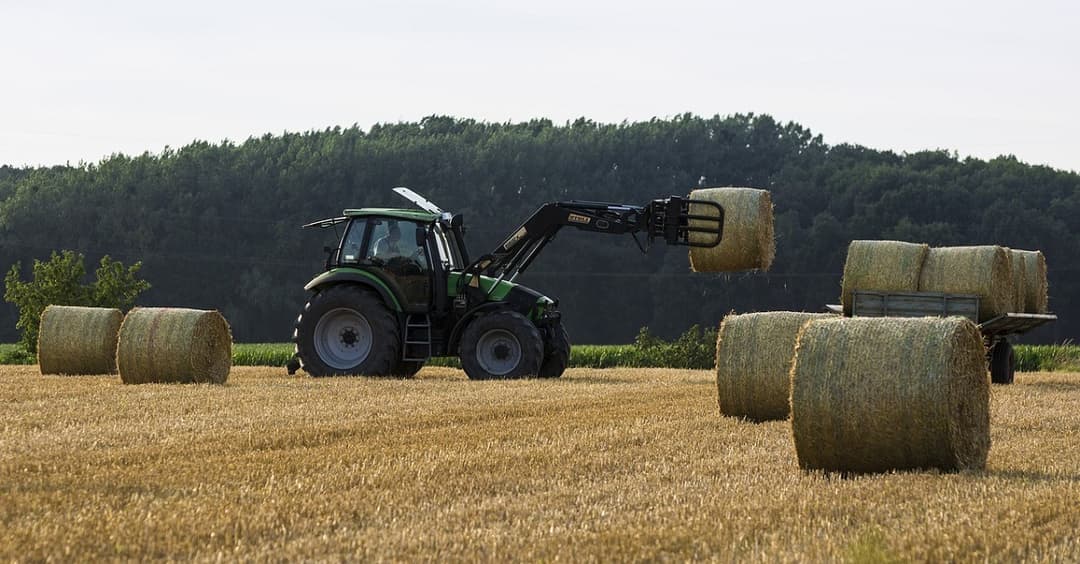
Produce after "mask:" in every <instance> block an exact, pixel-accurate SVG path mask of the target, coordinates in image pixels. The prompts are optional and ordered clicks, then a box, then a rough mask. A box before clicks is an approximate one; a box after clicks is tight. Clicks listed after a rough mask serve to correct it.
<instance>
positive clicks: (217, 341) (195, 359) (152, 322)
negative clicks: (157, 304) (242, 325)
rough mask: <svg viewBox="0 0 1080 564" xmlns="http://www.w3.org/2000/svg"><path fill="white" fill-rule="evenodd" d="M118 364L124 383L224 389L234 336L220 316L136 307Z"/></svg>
mask: <svg viewBox="0 0 1080 564" xmlns="http://www.w3.org/2000/svg"><path fill="white" fill-rule="evenodd" d="M116 363H117V367H118V368H119V370H120V378H121V380H123V382H124V383H125V384H143V383H148V382H179V383H214V384H224V383H225V380H226V379H227V378H228V376H229V370H230V369H231V367H232V334H231V333H230V331H229V324H228V323H227V322H226V321H225V318H224V317H222V316H221V314H220V313H218V312H216V311H202V310H195V309H178V308H136V309H134V310H132V311H131V312H130V313H128V315H127V317H126V318H125V319H124V324H123V325H122V326H121V327H120V342H119V347H118V348H117V352H116Z"/></svg>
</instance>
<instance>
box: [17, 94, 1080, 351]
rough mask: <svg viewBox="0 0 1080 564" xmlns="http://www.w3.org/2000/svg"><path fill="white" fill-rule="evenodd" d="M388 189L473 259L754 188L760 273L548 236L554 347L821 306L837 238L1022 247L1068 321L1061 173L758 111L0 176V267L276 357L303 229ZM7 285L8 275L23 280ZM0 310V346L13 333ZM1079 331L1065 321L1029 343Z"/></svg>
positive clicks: (298, 302) (839, 250)
mask: <svg viewBox="0 0 1080 564" xmlns="http://www.w3.org/2000/svg"><path fill="white" fill-rule="evenodd" d="M394 186H409V187H411V188H413V189H414V190H416V191H418V192H420V193H422V194H424V195H425V196H427V197H428V198H429V199H431V200H432V201H434V202H436V203H437V204H439V205H440V206H442V207H443V208H444V209H448V210H453V211H455V212H461V213H464V215H465V224H466V227H467V229H468V231H467V233H466V239H467V242H468V244H469V247H470V251H471V252H472V254H473V255H474V256H475V255H479V254H481V253H483V252H487V251H489V250H491V249H492V248H493V247H494V246H495V245H497V244H498V243H499V242H500V241H501V240H502V239H503V238H504V237H505V236H506V235H507V234H508V233H510V232H511V231H512V230H513V229H514V228H516V227H517V225H518V224H520V222H522V221H523V220H524V219H525V218H526V217H528V215H529V214H530V213H531V212H532V211H534V210H535V209H536V208H537V207H538V206H540V205H541V204H543V203H545V202H548V201H553V200H567V199H582V200H596V201H610V202H620V203H631V204H639V205H640V204H644V203H646V202H647V201H649V200H651V199H652V198H656V197H662V196H666V195H671V194H686V193H687V192H688V191H689V190H691V189H692V188H694V187H698V186H750V187H757V188H765V189H768V190H770V191H771V192H772V195H773V201H774V203H775V221H776V237H777V255H776V260H775V262H774V264H773V268H772V269H771V270H770V271H769V272H767V273H736V274H693V273H690V272H689V268H688V261H687V258H686V249H685V248H684V247H672V248H668V247H665V246H663V245H662V244H658V245H657V246H656V247H654V248H653V249H651V250H650V252H649V254H648V255H647V256H642V255H641V253H640V252H639V251H638V250H637V247H636V246H635V244H634V242H633V241H632V240H631V239H630V238H629V237H614V236H607V235H599V234H594V233H582V232H576V231H574V230H572V229H565V230H563V231H562V232H560V234H559V236H558V238H557V239H556V240H555V241H554V242H553V243H552V244H551V245H549V247H548V248H547V249H546V250H545V252H544V254H543V255H542V256H541V257H540V258H539V259H538V260H537V261H536V263H535V264H534V265H533V266H532V267H531V269H530V270H529V271H528V272H527V273H526V274H525V275H524V276H523V277H522V278H521V279H520V280H519V281H521V282H523V283H524V284H526V285H528V286H531V287H533V288H535V289H537V290H539V291H541V292H543V293H545V294H548V295H551V296H554V297H558V298H559V299H560V302H561V304H562V309H563V311H564V318H565V320H566V324H567V328H568V330H569V332H570V334H571V338H572V340H574V341H575V342H581V343H585V342H589V343H612V342H630V341H631V340H633V338H634V336H635V335H636V334H637V332H638V330H639V328H641V327H642V326H646V325H647V326H649V327H650V329H651V330H652V331H653V332H654V333H655V334H657V335H660V336H664V337H667V338H671V337H674V336H676V335H679V334H681V333H683V332H684V331H685V330H686V329H687V328H688V327H690V326H691V325H694V324H699V325H701V326H705V327H708V326H713V325H715V324H716V323H717V322H718V321H719V320H720V318H721V317H723V315H724V314H726V313H727V312H729V311H733V310H734V311H756V310H768V309H792V310H813V311H817V310H820V309H821V307H822V306H823V304H825V303H827V302H828V303H835V302H836V301H837V299H838V296H839V291H840V276H841V270H842V268H843V261H844V256H845V254H846V251H847V245H848V243H849V242H850V241H851V240H853V239H879V238H888V239H900V240H907V241H919V242H926V243H930V244H932V245H966V244H991V243H992V244H1002V245H1007V246H1011V247H1015V248H1022V249H1041V250H1043V252H1044V253H1046V256H1047V260H1048V263H1049V265H1050V295H1051V298H1050V299H1051V302H1050V303H1051V309H1052V310H1054V311H1057V312H1060V313H1065V312H1068V311H1070V310H1071V309H1072V304H1073V303H1074V301H1075V300H1077V299H1078V298H1080V284H1078V283H1077V282H1074V281H1073V279H1074V278H1076V277H1075V275H1074V274H1075V272H1074V270H1073V267H1072V266H1071V265H1073V264H1077V260H1076V259H1077V258H1080V257H1078V254H1080V249H1077V246H1076V245H1075V244H1074V242H1075V241H1076V238H1077V235H1078V234H1080V175H1077V174H1075V173H1070V172H1064V171H1059V170H1054V169H1052V168H1049V167H1043V166H1032V165H1028V164H1025V163H1022V162H1020V161H1018V160H1017V159H1016V158H1014V157H1011V156H1005V157H999V158H996V159H992V160H989V161H986V160H980V159H973V158H966V159H960V158H958V157H957V156H956V155H955V154H950V153H948V152H946V151H923V152H918V153H910V154H897V153H893V152H890V151H878V150H873V149H869V148H866V147H861V146H857V145H847V144H844V145H830V144H827V143H825V142H824V141H823V139H822V137H821V136H820V135H816V134H814V133H813V132H811V131H809V130H808V129H806V128H804V127H802V126H800V125H798V124H795V123H790V122H788V123H781V122H778V121H776V120H774V119H773V118H771V117H770V116H767V115H754V114H740V115H731V116H713V117H701V116H696V115H690V114H686V115H680V116H676V117H674V118H671V119H653V120H650V121H646V122H635V123H620V124H605V123H597V122H594V121H591V120H588V119H578V120H576V121H573V122H569V123H566V124H554V123H552V122H551V121H550V120H543V119H537V120H531V121H528V122H521V123H488V122H482V121H475V120H471V119H458V118H452V117H445V116H432V117H428V118H425V119H423V120H420V121H418V122H405V123H394V124H382V125H376V126H374V127H371V128H370V129H368V130H366V131H365V130H363V129H361V128H359V127H357V126H353V127H348V128H330V129H326V130H322V131H309V132H305V133H284V134H281V135H264V136H262V137H253V138H250V139H247V140H246V141H243V142H241V143H234V142H230V141H224V142H220V143H209V142H204V141H196V142H193V143H191V144H189V145H186V146H184V147H181V148H178V149H174V148H166V149H165V150H164V151H162V152H160V153H156V154H155V153H144V154H142V155H137V156H129V155H123V154H116V155H113V156H111V157H108V158H106V159H103V160H101V161H100V162H96V163H80V164H78V165H75V166H53V167H41V168H31V169H27V168H15V167H10V166H2V167H0V266H4V267H5V270H6V268H10V266H9V265H11V264H14V263H16V262H18V261H21V262H22V264H24V265H29V264H31V263H32V259H34V258H46V257H48V256H49V254H50V253H51V252H52V251H54V250H61V249H70V250H74V251H77V252H80V253H83V254H85V255H86V257H87V258H88V259H89V260H91V261H97V260H99V259H100V258H101V257H102V256H104V255H109V256H111V257H113V258H114V259H117V260H121V261H123V262H125V263H134V262H136V261H141V262H142V271H141V276H142V277H143V278H145V279H146V280H147V281H149V282H150V284H151V285H152V288H151V289H150V290H149V291H148V292H146V293H145V294H143V295H142V296H141V297H140V299H139V303H140V304H141V305H176V306H186V307H200V308H214V309H220V310H222V311H223V312H224V313H225V315H226V317H227V318H228V319H229V320H230V322H231V323H232V326H233V332H234V335H235V337H236V339H237V340H239V341H284V340H287V339H288V338H289V336H290V335H291V331H292V322H293V320H294V319H295V317H296V314H297V313H298V311H299V309H300V308H301V307H302V305H303V304H304V301H305V299H306V297H305V294H304V291H303V285H304V283H305V282H306V281H307V280H309V279H310V278H311V277H312V276H314V275H315V274H316V273H318V272H319V271H320V270H321V268H322V265H323V261H324V258H325V255H324V254H323V252H322V247H323V245H325V244H328V243H329V242H330V240H331V239H333V233H332V230H326V231H320V230H314V231H312V230H303V231H302V230H300V229H299V226H300V225H301V224H303V223H306V222H309V221H313V220H316V219H321V218H324V217H331V216H334V215H337V214H339V213H340V212H341V210H342V209H344V208H347V207H370V206H394V207H402V206H405V207H407V206H408V205H409V204H408V203H407V202H405V201H404V200H401V199H400V198H398V197H397V196H395V195H393V194H392V193H391V191H390V188H391V187H394ZM24 269H25V270H26V275H27V276H28V275H29V269H28V267H27V266H24ZM16 318H17V311H16V310H15V308H14V307H12V306H10V305H8V304H5V306H4V308H3V309H0V341H5V342H11V341H14V340H16V339H17V338H18V334H17V332H16V329H15V323H16ZM1077 336H1080V320H1074V319H1070V318H1069V317H1068V315H1064V316H1063V317H1062V319H1061V321H1059V322H1058V323H1056V324H1053V325H1051V326H1049V327H1047V328H1046V329H1043V330H1040V332H1039V333H1038V334H1037V335H1036V336H1035V338H1036V339H1037V340H1043V341H1051V340H1055V341H1060V340H1064V339H1072V338H1076V337H1077Z"/></svg>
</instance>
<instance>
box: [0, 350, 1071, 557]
mask: <svg viewBox="0 0 1080 564" xmlns="http://www.w3.org/2000/svg"><path fill="white" fill-rule="evenodd" d="M715 386H716V384H715V378H714V375H713V374H712V373H711V372H709V371H691V370H684V371H680V370H664V369H606V370H590V369H575V370H571V371H570V372H568V373H567V374H566V376H564V378H563V379H561V380H558V381H517V382H470V381H467V380H465V379H464V376H463V375H462V373H461V372H460V371H458V370H453V369H447V368H426V369H424V370H423V371H422V372H421V373H420V375H419V377H418V378H416V379H414V380H410V381H398V380H374V379H329V380H313V379H308V378H288V377H286V376H285V375H284V370H283V369H280V368H273V369H271V368H246V367H241V368H236V369H234V372H233V374H232V376H231V377H230V379H229V383H228V385H226V386H210V385H189V386H184V385H168V384H152V385H142V386H124V385H122V384H120V382H119V378H115V377H112V378H103V377H90V376H82V377H55V376H50V377H42V376H40V375H39V374H38V373H37V369H36V367H29V366H28V367H3V368H0V398H2V400H0V403H2V405H0V559H3V560H10V559H18V560H21V559H26V560H40V559H50V560H72V559H80V560H82V559H91V558H92V559H101V558H106V559H113V558H117V559H124V560H128V559H139V560H142V559H182V560H188V559H197V560H210V559H228V560H233V559H242V560H255V559H258V560H265V559H280V558H289V559H317V560H326V559H343V558H344V559H359V558H364V559H402V560H413V559H432V560H434V559H453V560H477V559H479V560H502V559H543V560H554V559H570V560H623V559H665V558H671V559H677V560H683V559H688V558H695V559H697V558H703V559H709V560H722V561H731V560H744V559H750V560H770V561H771V560H853V561H866V560H871V561H884V560H891V559H910V560H959V561H976V560H978V561H982V560H985V559H988V558H989V559H990V560H1014V559H1018V558H1026V559H1035V560H1041V559H1047V560H1065V561H1076V560H1078V559H1080V537H1078V535H1077V531H1078V530H1080V509H1078V508H1080V410H1078V409H1077V407H1076V406H1078V405H1080V375H1076V374H1022V375H1020V376H1019V377H1018V378H1017V383H1016V384H1015V385H1013V386H1010V387H996V388H994V390H993V395H992V403H993V406H992V425H993V447H992V448H991V451H990V458H989V463H988V468H987V470H986V472H985V473H980V474H955V475H941V474H936V473H901V474H891V475H879V476H863V477H857V478H850V479H841V478H836V477H828V476H825V475H821V474H805V473H803V472H800V471H799V469H798V467H797V464H796V460H795V452H794V447H793V445H792V441H791V438H790V431H789V424H788V423H787V422H771V423H762V424H752V423H744V422H739V421H736V420H733V419H729V418H722V417H721V416H720V415H719V413H718V409H717V407H716V387H715Z"/></svg>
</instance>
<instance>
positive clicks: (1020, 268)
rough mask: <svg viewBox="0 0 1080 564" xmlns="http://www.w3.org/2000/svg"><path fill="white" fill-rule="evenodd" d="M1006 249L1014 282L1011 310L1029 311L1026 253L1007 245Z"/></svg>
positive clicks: (1017, 311)
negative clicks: (1026, 302) (1027, 306)
mask: <svg viewBox="0 0 1080 564" xmlns="http://www.w3.org/2000/svg"><path fill="white" fill-rule="evenodd" d="M1005 251H1006V252H1008V254H1009V272H1011V273H1012V283H1013V306H1012V309H1010V310H1009V311H1012V312H1016V313H1024V312H1025V311H1027V310H1026V306H1025V301H1026V300H1027V269H1026V268H1024V255H1022V254H1020V252H1019V251H1015V250H1013V249H1010V248H1008V247H1005Z"/></svg>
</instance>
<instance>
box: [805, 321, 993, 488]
mask: <svg viewBox="0 0 1080 564" xmlns="http://www.w3.org/2000/svg"><path fill="white" fill-rule="evenodd" d="M791 379H792V381H791V426H792V433H793V437H794V440H795V450H796V453H797V454H798V457H799V466H800V467H802V468H804V469H808V470H813V469H820V470H826V471H838V472H855V473H861V472H885V471H889V470H904V469H915V468H939V469H941V470H945V471H955V470H965V469H981V468H983V467H985V465H986V455H987V452H988V451H989V449H990V380H989V377H988V376H987V372H986V357H985V352H984V349H983V342H982V337H981V336H980V334H979V329H978V328H977V327H976V326H975V324H974V323H972V322H971V321H970V320H967V319H964V318H960V317H949V318H933V317H927V318H907V319H899V318H880V317H879V318H867V317H852V318H836V319H823V320H816V321H811V322H810V323H808V324H806V326H805V327H804V328H803V330H802V332H801V333H800V334H799V339H798V344H797V345H796V351H795V362H794V366H793V367H792V369H791Z"/></svg>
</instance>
